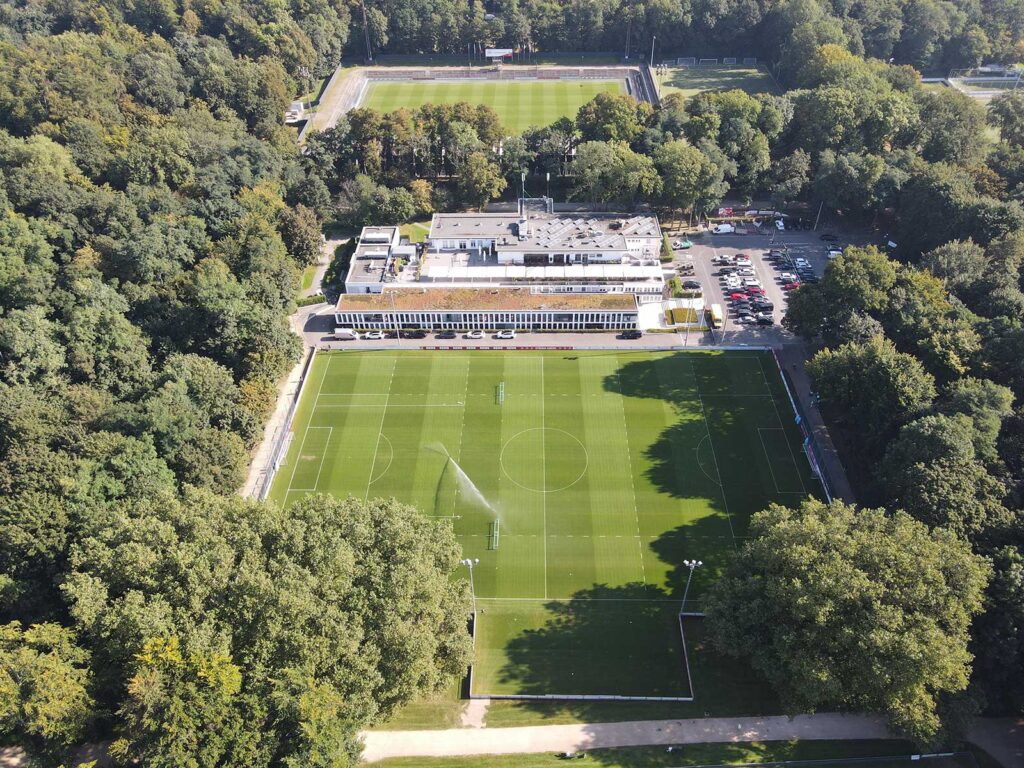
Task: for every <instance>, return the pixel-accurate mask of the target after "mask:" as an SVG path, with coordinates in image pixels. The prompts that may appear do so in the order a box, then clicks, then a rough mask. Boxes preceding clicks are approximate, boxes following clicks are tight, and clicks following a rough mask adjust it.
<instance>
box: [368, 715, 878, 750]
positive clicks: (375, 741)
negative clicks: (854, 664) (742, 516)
mask: <svg viewBox="0 0 1024 768" xmlns="http://www.w3.org/2000/svg"><path fill="white" fill-rule="evenodd" d="M885 738H893V737H892V736H891V734H890V733H889V730H888V728H886V726H885V722H884V720H883V719H882V718H880V717H874V716H868V715H838V714H817V715H800V716H798V717H795V718H793V719H792V720H791V719H789V718H787V717H740V718H704V719H696V720H645V721H639V722H630V723H594V724H586V725H539V726H530V727H522V728H462V729H458V728H457V729H452V730H446V731H370V732H367V733H365V734H364V741H365V745H366V749H365V751H364V753H363V758H364V759H365V760H366V761H367V762H374V761H376V760H383V759H385V758H389V757H426V756H431V757H446V756H452V755H479V754H490V755H498V754H511V753H517V752H574V751H578V750H587V749H595V748H598V747H634V746H644V745H650V744H655V745H659V744H664V745H670V744H704V743H722V742H746V741H787V740H789V739H806V740H821V739H826V740H841V739H885Z"/></svg>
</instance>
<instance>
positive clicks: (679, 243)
mask: <svg viewBox="0 0 1024 768" xmlns="http://www.w3.org/2000/svg"><path fill="white" fill-rule="evenodd" d="M672 247H673V248H674V249H675V250H677V251H685V250H687V249H688V248H693V243H692V242H690V240H676V241H675V242H674V243H672Z"/></svg>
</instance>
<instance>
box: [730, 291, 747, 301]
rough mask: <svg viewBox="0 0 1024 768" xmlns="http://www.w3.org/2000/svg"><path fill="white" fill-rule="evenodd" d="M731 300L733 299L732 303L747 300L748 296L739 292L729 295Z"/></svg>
mask: <svg viewBox="0 0 1024 768" xmlns="http://www.w3.org/2000/svg"><path fill="white" fill-rule="evenodd" d="M729 298H730V299H731V300H732V301H736V300H737V299H745V298H747V294H745V293H739V292H738V291H737V292H734V293H730V294H729Z"/></svg>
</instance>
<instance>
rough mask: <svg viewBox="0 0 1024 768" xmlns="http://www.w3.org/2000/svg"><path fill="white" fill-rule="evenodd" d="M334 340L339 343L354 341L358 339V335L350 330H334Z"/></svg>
mask: <svg viewBox="0 0 1024 768" xmlns="http://www.w3.org/2000/svg"><path fill="white" fill-rule="evenodd" d="M334 338H336V339H338V340H339V341H355V340H356V339H358V338H359V334H358V333H356V332H355V331H353V330H352V329H351V328H335V329H334Z"/></svg>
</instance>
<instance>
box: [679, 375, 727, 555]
mask: <svg viewBox="0 0 1024 768" xmlns="http://www.w3.org/2000/svg"><path fill="white" fill-rule="evenodd" d="M689 362H690V371H691V372H692V373H693V386H694V388H695V389H696V390H697V400H698V401H699V402H700V413H701V416H702V417H703V418H704V429H706V430H707V433H708V445H710V446H711V458H712V459H714V461H715V473H716V474H717V475H718V477H719V478H720V479H721V481H722V482H720V483H719V487H720V488H721V489H722V504H723V505H724V506H725V518H726V520H728V521H729V532H730V533H731V534H732V545H733V547H735V546H736V529H735V528H733V525H732V512H730V511H729V498H728V496H727V495H726V493H725V478H724V477H723V476H722V468H721V466H719V464H718V454H717V453H716V452H715V440H714V438H713V437H711V424H709V423H708V412H707V410H706V409H705V408H704V398H703V397H702V396H701V394H700V380H699V379H698V378H697V369H696V368H694V367H693V360H690V361H689Z"/></svg>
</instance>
